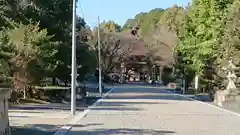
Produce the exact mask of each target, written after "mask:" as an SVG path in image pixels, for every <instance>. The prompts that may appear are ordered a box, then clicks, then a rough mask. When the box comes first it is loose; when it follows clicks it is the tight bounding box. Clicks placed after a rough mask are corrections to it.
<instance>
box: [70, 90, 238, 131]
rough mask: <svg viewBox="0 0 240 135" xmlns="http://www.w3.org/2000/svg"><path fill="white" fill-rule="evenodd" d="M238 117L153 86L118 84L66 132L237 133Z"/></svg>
mask: <svg viewBox="0 0 240 135" xmlns="http://www.w3.org/2000/svg"><path fill="white" fill-rule="evenodd" d="M239 125H240V117H239V116H236V115H234V114H231V113H229V112H226V111H223V110H221V109H218V108H215V107H211V106H209V105H206V104H202V103H200V102H198V101H192V100H190V99H187V98H185V97H183V96H180V95H177V94H173V93H169V92H167V91H164V90H163V89H156V88H148V87H145V88H139V87H136V88H133V87H132V88H130V87H126V88H124V87H122V88H121V87H118V88H116V89H115V91H114V92H112V93H110V95H109V96H108V98H106V99H104V100H102V102H101V103H100V104H99V105H97V106H96V107H93V108H92V110H91V111H90V112H89V113H88V114H87V116H86V117H84V118H83V119H81V120H79V121H78V124H76V125H73V127H72V129H71V130H70V132H68V135H123V134H124V135H240V130H239Z"/></svg>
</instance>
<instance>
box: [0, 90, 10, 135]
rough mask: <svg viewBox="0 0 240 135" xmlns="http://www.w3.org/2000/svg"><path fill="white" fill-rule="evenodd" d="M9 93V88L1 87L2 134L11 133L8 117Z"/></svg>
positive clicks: (0, 133)
mask: <svg viewBox="0 0 240 135" xmlns="http://www.w3.org/2000/svg"><path fill="white" fill-rule="evenodd" d="M9 93H10V90H9V89H7V88H0V135H11V132H10V125H9V118H8V99H9V97H10V96H9Z"/></svg>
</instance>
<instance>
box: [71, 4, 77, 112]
mask: <svg viewBox="0 0 240 135" xmlns="http://www.w3.org/2000/svg"><path fill="white" fill-rule="evenodd" d="M72 1H73V5H72V6H73V7H72V11H73V12H72V70H71V72H72V76H71V114H72V115H75V112H76V83H77V82H76V79H77V75H76V73H77V72H76V70H77V66H76V0H72Z"/></svg>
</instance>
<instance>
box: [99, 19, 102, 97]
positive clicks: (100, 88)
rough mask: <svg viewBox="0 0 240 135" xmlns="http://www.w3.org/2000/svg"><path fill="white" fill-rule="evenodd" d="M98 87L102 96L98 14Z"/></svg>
mask: <svg viewBox="0 0 240 135" xmlns="http://www.w3.org/2000/svg"><path fill="white" fill-rule="evenodd" d="M98 89H99V94H100V96H102V68H101V42H100V18H99V16H98Z"/></svg>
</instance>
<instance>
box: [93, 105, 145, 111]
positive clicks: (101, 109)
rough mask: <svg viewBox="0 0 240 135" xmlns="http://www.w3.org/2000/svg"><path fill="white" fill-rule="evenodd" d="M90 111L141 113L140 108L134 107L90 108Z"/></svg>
mask: <svg viewBox="0 0 240 135" xmlns="http://www.w3.org/2000/svg"><path fill="white" fill-rule="evenodd" d="M91 110H97V111H104V110H105V111H141V110H143V109H141V108H135V107H101V106H100V107H94V108H91Z"/></svg>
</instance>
